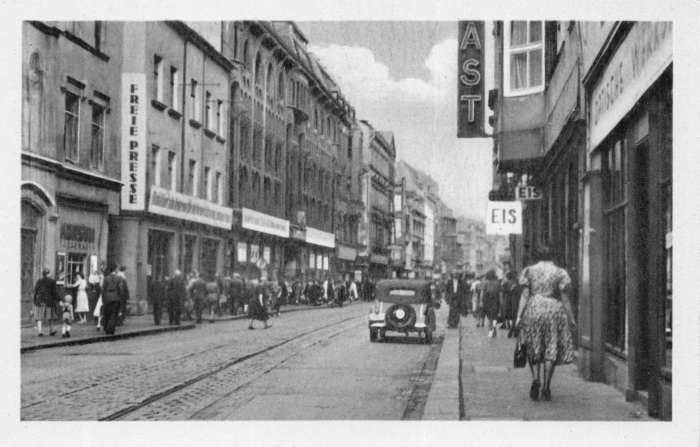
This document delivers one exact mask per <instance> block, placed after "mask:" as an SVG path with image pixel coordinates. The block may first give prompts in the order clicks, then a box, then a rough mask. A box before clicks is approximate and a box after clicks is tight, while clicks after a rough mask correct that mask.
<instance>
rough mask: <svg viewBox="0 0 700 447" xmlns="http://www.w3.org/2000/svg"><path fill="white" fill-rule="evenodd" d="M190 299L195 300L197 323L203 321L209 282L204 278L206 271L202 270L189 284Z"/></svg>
mask: <svg viewBox="0 0 700 447" xmlns="http://www.w3.org/2000/svg"><path fill="white" fill-rule="evenodd" d="M188 292H189V295H190V299H192V300H193V301H194V313H195V323H197V324H199V323H201V322H202V313H203V312H204V306H205V304H206V300H207V282H206V281H205V280H204V273H203V272H201V273H199V275H197V279H195V280H194V281H193V282H192V283H190V285H189V286H188Z"/></svg>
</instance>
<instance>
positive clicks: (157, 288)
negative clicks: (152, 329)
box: [151, 275, 168, 326]
mask: <svg viewBox="0 0 700 447" xmlns="http://www.w3.org/2000/svg"><path fill="white" fill-rule="evenodd" d="M167 281H168V279H167V277H164V276H162V275H160V276H158V277H157V278H156V280H155V281H154V282H153V285H152V286H151V304H152V305H153V323H154V324H155V325H156V326H158V325H160V319H161V316H162V315H163V307H165V302H166V300H167V295H168V282H167Z"/></svg>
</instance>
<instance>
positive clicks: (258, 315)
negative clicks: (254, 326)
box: [248, 298, 268, 321]
mask: <svg viewBox="0 0 700 447" xmlns="http://www.w3.org/2000/svg"><path fill="white" fill-rule="evenodd" d="M248 317H250V318H252V319H253V320H260V321H267V318H268V315H267V309H266V308H265V306H264V305H262V304H260V300H259V299H257V298H253V299H251V300H250V304H249V305H248Z"/></svg>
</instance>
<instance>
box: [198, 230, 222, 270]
mask: <svg viewBox="0 0 700 447" xmlns="http://www.w3.org/2000/svg"><path fill="white" fill-rule="evenodd" d="M218 255H219V241H218V240H216V239H209V238H206V237H203V238H202V252H201V258H200V259H201V260H202V261H201V269H200V271H201V272H202V273H204V275H205V276H206V277H208V278H209V277H213V276H214V275H216V274H217V273H218V272H217V269H216V264H217V262H216V261H217V258H218Z"/></svg>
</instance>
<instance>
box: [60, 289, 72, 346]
mask: <svg viewBox="0 0 700 447" xmlns="http://www.w3.org/2000/svg"><path fill="white" fill-rule="evenodd" d="M61 311H62V315H61V319H62V320H63V328H62V334H63V335H62V337H63V338H70V329H71V324H73V317H74V315H73V296H72V295H71V294H67V295H66V296H65V297H63V301H62V302H61Z"/></svg>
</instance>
